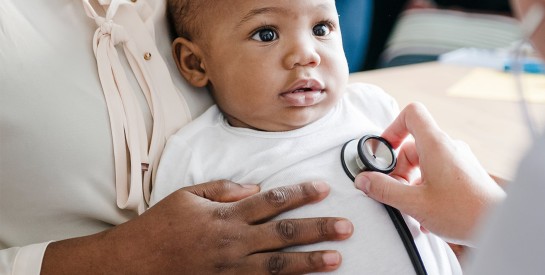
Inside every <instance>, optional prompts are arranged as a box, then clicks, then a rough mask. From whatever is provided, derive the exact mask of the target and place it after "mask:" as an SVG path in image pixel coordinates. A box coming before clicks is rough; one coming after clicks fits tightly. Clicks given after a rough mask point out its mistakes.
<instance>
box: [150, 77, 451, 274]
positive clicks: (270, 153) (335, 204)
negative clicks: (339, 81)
mask: <svg viewBox="0 0 545 275" xmlns="http://www.w3.org/2000/svg"><path fill="white" fill-rule="evenodd" d="M347 89H348V90H347V91H346V94H345V96H344V97H343V99H342V100H341V101H340V102H339V103H338V104H337V105H336V106H335V107H334V108H333V110H331V111H330V112H329V113H328V114H327V115H326V116H324V117H323V118H321V119H319V120H317V121H316V122H314V123H312V124H309V125H307V126H305V127H303V128H300V129H296V130H293V131H287V132H264V131H257V130H252V129H246V128H235V127H231V126H230V125H229V124H228V123H227V121H226V120H225V118H224V117H223V115H222V114H221V112H220V111H219V109H218V108H217V106H213V107H211V108H210V109H209V110H208V111H206V112H205V113H204V114H203V115H202V116H200V117H199V118H197V119H196V120H195V121H193V122H191V123H190V124H188V125H187V126H185V127H184V128H182V129H181V130H180V131H179V132H178V133H176V134H175V135H174V136H172V137H171V138H170V139H169V141H168V143H167V147H166V149H165V151H164V153H163V156H162V159H161V162H160V164H159V169H158V174H157V178H156V182H155V186H154V189H153V192H152V198H151V204H154V203H156V202H157V201H159V200H161V199H162V198H164V197H165V196H167V195H168V194H170V193H172V192H174V191H176V190H177V189H179V188H181V187H184V186H188V185H193V184H199V183H203V182H208V181H212V180H219V179H229V180H232V181H234V182H237V183H242V184H250V183H256V184H259V185H260V186H261V190H269V189H272V188H275V187H279V186H283V185H292V184H297V183H301V182H306V181H314V180H322V181H326V182H328V183H329V185H330V187H331V192H330V195H329V196H328V197H327V198H326V199H324V200H323V201H321V202H319V203H316V204H312V205H307V206H304V207H301V208H299V209H295V210H292V211H289V212H286V213H284V214H282V215H280V216H278V217H277V219H285V218H304V217H318V216H326V217H345V218H348V219H349V220H350V221H351V222H352V223H353V224H354V234H353V236H352V237H351V238H349V239H348V240H345V241H341V242H326V243H319V244H312V245H306V246H302V247H295V248H291V249H290V250H296V251H303V250H304V251H308V250H322V249H335V250H338V251H340V253H341V254H342V256H343V262H342V265H341V267H340V269H338V270H337V272H339V273H340V274H413V273H414V268H413V266H412V264H411V261H410V259H409V256H408V254H407V252H406V250H405V248H404V246H403V243H402V242H401V239H400V237H399V235H398V233H397V231H396V229H395V227H394V225H393V223H392V221H391V220H390V218H389V216H388V214H387V212H386V211H385V208H384V206H383V205H382V204H380V203H378V202H376V201H374V200H372V199H370V198H369V197H367V196H365V195H364V193H363V192H361V191H360V190H358V189H356V188H355V187H354V184H353V182H352V181H351V180H350V178H349V177H348V176H347V175H346V174H345V172H344V170H343V168H342V165H341V149H342V146H343V144H344V143H345V142H347V141H348V140H351V139H354V138H359V137H361V136H363V135H364V134H369V133H372V134H380V133H382V131H383V130H384V128H385V127H386V126H388V125H389V124H390V123H391V122H392V120H393V119H394V118H395V117H396V115H397V114H398V107H397V104H396V103H395V101H394V100H393V99H392V98H391V97H390V96H388V95H386V94H385V93H384V92H383V91H382V90H380V89H379V88H377V87H375V86H372V85H365V84H352V85H350V86H349V87H348V88H347ZM405 220H406V222H407V225H408V227H409V228H410V230H411V233H412V235H413V237H414V240H415V243H416V245H417V247H418V249H419V252H420V255H421V257H422V260H423V262H424V265H425V267H426V269H427V271H428V274H461V268H460V265H459V263H458V261H457V259H456V256H455V255H454V253H453V252H452V250H451V249H450V247H449V246H448V245H447V244H446V243H445V242H444V241H442V240H441V239H439V238H438V237H436V236H434V235H432V234H423V233H422V232H421V231H420V229H419V224H418V223H417V222H416V221H415V220H414V219H412V218H410V217H407V216H405ZM203 230H206V228H203Z"/></svg>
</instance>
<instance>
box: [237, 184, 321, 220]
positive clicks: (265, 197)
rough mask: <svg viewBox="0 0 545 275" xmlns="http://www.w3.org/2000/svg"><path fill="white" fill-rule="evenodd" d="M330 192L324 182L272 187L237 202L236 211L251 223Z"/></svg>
mask: <svg viewBox="0 0 545 275" xmlns="http://www.w3.org/2000/svg"><path fill="white" fill-rule="evenodd" d="M327 194H329V186H328V185H327V184H326V183H324V182H309V183H303V184H297V185H290V186H284V187H279V188H275V189H271V190H269V191H267V192H262V193H259V194H258V195H255V196H252V197H249V198H247V199H244V200H241V201H239V202H237V203H236V205H235V207H234V208H235V211H236V212H237V213H239V214H240V217H242V218H243V219H244V220H245V221H246V222H248V223H250V224H254V223H259V222H261V221H265V220H269V219H271V218H273V217H275V216H277V215H278V214H280V213H283V212H285V211H288V210H291V209H294V208H297V207H299V206H302V205H305V204H309V203H312V202H317V201H320V200H322V199H323V198H325V197H326V196H327Z"/></svg>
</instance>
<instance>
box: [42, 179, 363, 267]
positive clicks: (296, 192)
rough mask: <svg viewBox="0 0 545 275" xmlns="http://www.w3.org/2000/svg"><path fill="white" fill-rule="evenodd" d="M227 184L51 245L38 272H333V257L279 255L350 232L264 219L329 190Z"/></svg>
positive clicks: (191, 190) (313, 222)
mask: <svg viewBox="0 0 545 275" xmlns="http://www.w3.org/2000/svg"><path fill="white" fill-rule="evenodd" d="M258 191H259V189H258V187H257V186H255V185H251V186H244V185H238V184H234V183H232V182H228V181H219V182H212V183H207V184H202V185H197V186H191V187H187V188H183V189H180V190H178V191H177V192H174V193H173V194H171V195H169V196H168V197H166V198H165V199H163V200H162V201H160V202H159V203H158V204H156V205H155V206H154V207H152V208H150V209H149V210H148V211H146V212H144V213H143V214H142V215H140V216H138V217H136V218H134V219H132V220H130V221H128V222H126V223H124V224H121V225H119V226H116V227H115V228H113V229H110V230H107V231H104V232H101V233H98V234H95V235H91V236H86V237H80V238H74V239H69V240H64V241H58V242H53V243H51V244H50V245H49V246H48V248H47V250H46V252H45V255H44V259H43V264H42V274H74V273H78V274H90V273H93V274H96V273H101V274H111V273H114V272H119V271H122V272H123V273H129V274H148V273H153V274H170V273H178V274H179V273H182V274H196V273H215V272H220V271H221V272H224V273H227V274H249V273H253V274H270V273H275V274H285V273H289V274H292V273H308V272H317V271H331V270H334V269H336V268H337V267H338V266H339V265H340V263H341V256H340V254H338V252H336V251H315V252H302V253H287V252H279V251H278V250H279V249H282V248H285V247H289V246H293V245H300V244H309V243H315V242H321V241H331V240H343V239H346V238H348V237H349V236H350V235H351V234H352V231H353V227H352V224H351V223H350V222H348V221H347V220H344V219H340V218H312V219H302V220H280V221H271V222H269V221H268V220H269V219H271V218H272V217H274V216H276V215H278V214H280V213H282V212H285V211H288V210H290V209H293V208H297V207H299V206H302V205H305V204H309V203H313V202H317V201H320V200H321V199H323V198H325V197H326V196H327V194H328V193H329V187H328V186H327V185H326V184H324V183H320V182H315V183H304V184H300V185H295V186H288V187H282V188H277V189H273V190H270V191H267V192H263V193H258V194H256V193H257V192H258Z"/></svg>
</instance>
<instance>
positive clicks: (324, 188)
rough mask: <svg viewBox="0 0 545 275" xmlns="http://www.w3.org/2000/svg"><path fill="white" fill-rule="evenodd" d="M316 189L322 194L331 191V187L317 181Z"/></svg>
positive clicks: (315, 183)
mask: <svg viewBox="0 0 545 275" xmlns="http://www.w3.org/2000/svg"><path fill="white" fill-rule="evenodd" d="M314 188H316V190H317V191H318V192H320V193H325V192H327V191H328V190H329V186H328V185H327V184H326V183H325V182H321V181H316V182H314Z"/></svg>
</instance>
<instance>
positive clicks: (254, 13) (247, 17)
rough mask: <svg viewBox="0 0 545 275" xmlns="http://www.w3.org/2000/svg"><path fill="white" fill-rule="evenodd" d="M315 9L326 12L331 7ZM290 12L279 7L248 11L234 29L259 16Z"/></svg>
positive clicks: (326, 5) (324, 6) (323, 5)
mask: <svg viewBox="0 0 545 275" xmlns="http://www.w3.org/2000/svg"><path fill="white" fill-rule="evenodd" d="M316 8H317V9H321V10H328V9H330V8H331V5H328V4H318V5H317V6H316ZM290 12H291V11H290V10H289V9H285V8H281V7H263V8H258V9H253V10H251V11H249V12H248V13H247V14H246V15H244V17H242V20H240V22H239V23H238V24H237V25H236V28H238V27H240V26H241V25H242V24H244V23H245V22H247V21H249V20H250V19H252V18H253V17H255V16H258V15H261V14H272V13H277V14H288V13H290Z"/></svg>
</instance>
